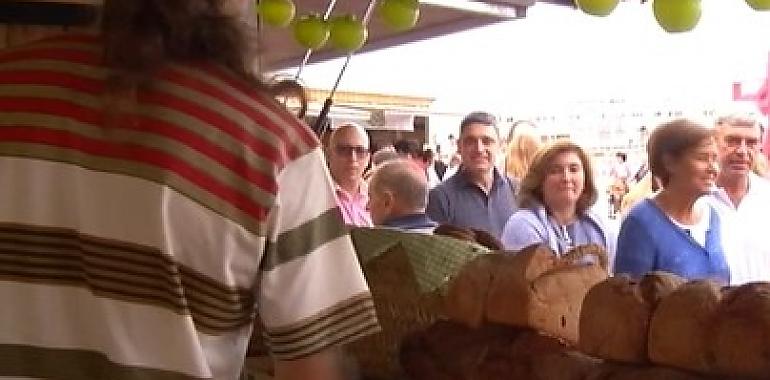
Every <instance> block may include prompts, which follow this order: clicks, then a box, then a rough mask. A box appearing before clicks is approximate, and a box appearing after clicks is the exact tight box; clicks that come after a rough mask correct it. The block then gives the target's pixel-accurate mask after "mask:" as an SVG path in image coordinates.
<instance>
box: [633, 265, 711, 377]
mask: <svg viewBox="0 0 770 380" xmlns="http://www.w3.org/2000/svg"><path fill="white" fill-rule="evenodd" d="M721 299H722V294H721V292H720V288H719V286H718V285H717V284H716V283H714V282H712V281H708V280H700V281H692V282H688V283H686V284H684V285H682V286H680V287H679V288H678V289H676V290H675V291H673V292H672V293H671V294H669V295H668V296H667V297H665V298H663V299H662V300H661V301H660V303H659V304H658V307H657V308H656V309H655V312H654V313H653V315H652V321H651V323H650V334H649V337H648V339H649V340H648V344H647V347H648V354H649V357H650V360H651V361H652V362H653V363H656V364H661V365H668V366H672V367H677V368H683V369H688V370H693V371H697V372H702V373H706V374H708V373H714V366H715V362H714V355H713V350H712V347H711V344H710V336H711V335H712V334H713V332H714V323H715V322H716V312H717V309H718V308H719V302H720V301H721Z"/></svg>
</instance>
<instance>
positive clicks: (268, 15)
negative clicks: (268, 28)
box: [257, 0, 295, 27]
mask: <svg viewBox="0 0 770 380" xmlns="http://www.w3.org/2000/svg"><path fill="white" fill-rule="evenodd" d="M294 12H295V7H294V2H293V1H292V0H260V1H259V5H258V6H257V13H259V15H260V16H261V17H262V21H263V22H265V23H266V24H268V25H272V26H279V27H284V26H288V25H289V24H290V23H291V20H292V19H293V18H294Z"/></svg>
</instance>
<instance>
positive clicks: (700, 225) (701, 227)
mask: <svg viewBox="0 0 770 380" xmlns="http://www.w3.org/2000/svg"><path fill="white" fill-rule="evenodd" d="M704 206H706V207H700V208H701V210H703V211H702V212H701V218H700V220H699V221H698V222H697V223H695V224H683V223H679V222H677V221H676V220H674V218H672V217H670V216H669V217H668V218H669V219H670V220H671V222H672V223H674V224H675V225H676V226H677V227H679V228H681V229H682V230H684V232H686V233H687V234H688V235H690V237H692V238H693V240H695V242H696V243H698V245H700V246H701V247H706V232H707V231H708V229H709V224H710V223H711V212H710V210H709V209H708V206H707V205H704ZM696 207H697V204H696Z"/></svg>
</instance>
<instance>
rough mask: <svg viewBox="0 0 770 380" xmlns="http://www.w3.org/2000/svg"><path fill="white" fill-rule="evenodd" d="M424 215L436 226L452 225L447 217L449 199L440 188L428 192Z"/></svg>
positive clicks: (449, 217)
mask: <svg viewBox="0 0 770 380" xmlns="http://www.w3.org/2000/svg"><path fill="white" fill-rule="evenodd" d="M425 213H426V214H427V215H428V217H430V219H431V220H433V221H434V222H436V223H438V224H452V218H451V216H450V215H449V197H448V196H447V194H446V192H445V191H444V189H443V187H442V186H439V187H435V188H433V189H431V190H430V192H428V207H426V208H425Z"/></svg>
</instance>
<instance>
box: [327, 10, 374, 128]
mask: <svg viewBox="0 0 770 380" xmlns="http://www.w3.org/2000/svg"><path fill="white" fill-rule="evenodd" d="M376 5H377V0H369V6H367V7H366V12H365V13H364V17H363V19H362V20H361V23H362V24H363V25H364V27H365V28H366V27H368V26H369V20H370V19H371V17H372V12H373V11H374V7H375V6H376ZM354 53H355V52H352V51H351V52H349V53H348V55H347V57H345V63H344V64H343V65H342V69H341V70H340V73H339V75H337V80H336V81H335V82H334V86H333V87H332V89H331V91H330V92H329V96H328V97H327V98H326V100H325V101H324V105H323V108H321V112H320V113H319V114H318V118H317V119H316V121H315V123H313V130H314V131H315V132H316V134H317V135H318V136H321V134H322V133H323V132H324V128H325V127H326V119H327V116H328V115H329V110H330V109H331V107H332V103H333V102H334V101H333V98H334V94H335V93H336V92H337V87H339V85H340V81H342V76H343V75H344V74H345V70H346V69H347V68H348V64H350V59H351V58H353V54H354Z"/></svg>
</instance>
